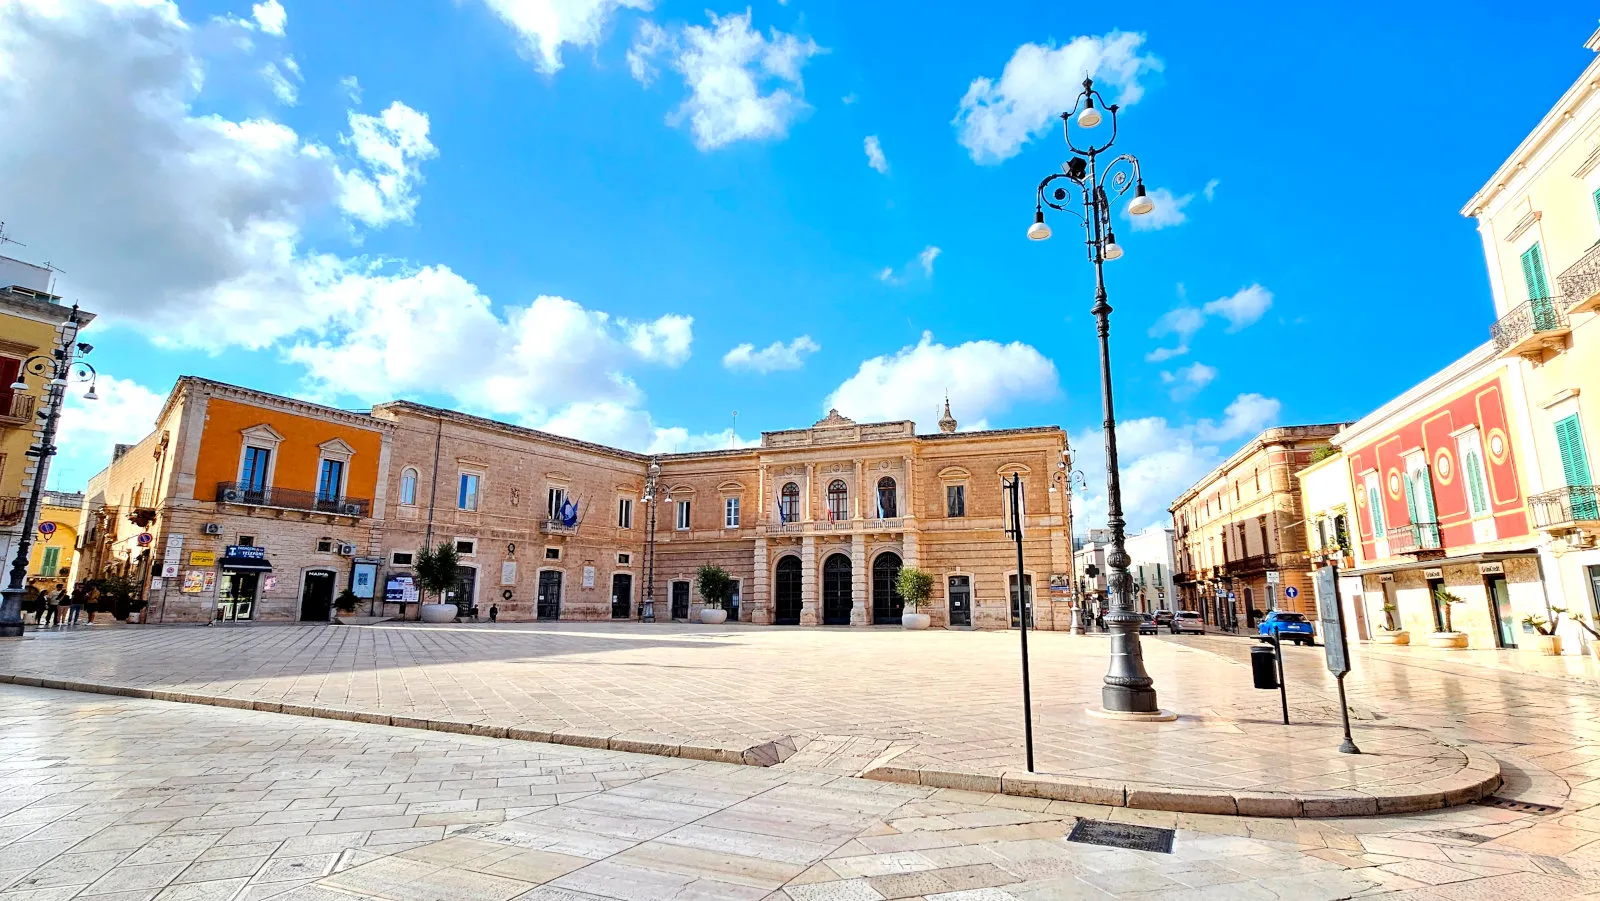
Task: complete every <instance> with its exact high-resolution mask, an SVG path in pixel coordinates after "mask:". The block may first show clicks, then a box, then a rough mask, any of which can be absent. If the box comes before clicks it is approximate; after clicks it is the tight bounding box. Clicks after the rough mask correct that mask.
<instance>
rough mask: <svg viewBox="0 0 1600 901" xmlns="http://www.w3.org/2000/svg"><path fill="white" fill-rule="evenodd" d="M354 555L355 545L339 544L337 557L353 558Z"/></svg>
mask: <svg viewBox="0 0 1600 901" xmlns="http://www.w3.org/2000/svg"><path fill="white" fill-rule="evenodd" d="M355 555H356V546H355V545H353V544H341V545H339V556H341V557H354V556H355Z"/></svg>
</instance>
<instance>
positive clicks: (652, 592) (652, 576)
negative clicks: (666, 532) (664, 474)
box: [639, 457, 672, 623]
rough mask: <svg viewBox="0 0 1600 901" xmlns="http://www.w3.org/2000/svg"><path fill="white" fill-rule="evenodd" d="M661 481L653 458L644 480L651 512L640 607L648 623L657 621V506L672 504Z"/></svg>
mask: <svg viewBox="0 0 1600 901" xmlns="http://www.w3.org/2000/svg"><path fill="white" fill-rule="evenodd" d="M660 480H661V464H660V463H657V462H656V460H655V458H654V457H652V458H650V466H649V468H647V469H646V470H645V479H644V505H645V506H646V507H648V508H649V512H648V513H647V514H646V515H647V516H648V518H647V519H646V520H645V531H644V542H645V543H644V600H643V601H642V602H640V605H639V621H640V622H646V623H653V622H655V621H656V504H657V503H658V502H660V501H665V502H667V503H669V504H670V503H672V492H671V491H665V492H662V491H659V490H658V489H659V487H660V486H659V483H660Z"/></svg>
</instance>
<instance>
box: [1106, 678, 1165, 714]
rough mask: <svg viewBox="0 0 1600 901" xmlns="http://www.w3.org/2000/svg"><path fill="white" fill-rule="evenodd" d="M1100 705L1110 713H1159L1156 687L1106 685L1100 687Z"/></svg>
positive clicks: (1159, 706) (1159, 707)
mask: <svg viewBox="0 0 1600 901" xmlns="http://www.w3.org/2000/svg"><path fill="white" fill-rule="evenodd" d="M1100 706H1101V707H1104V708H1105V709H1106V711H1107V712H1110V713H1142V714H1143V713H1158V712H1160V710H1161V705H1159V704H1157V703H1156V690H1155V689H1154V688H1132V687H1129V686H1126V685H1106V686H1102V687H1101V689H1100Z"/></svg>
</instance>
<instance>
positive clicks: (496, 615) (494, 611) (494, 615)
mask: <svg viewBox="0 0 1600 901" xmlns="http://www.w3.org/2000/svg"><path fill="white" fill-rule="evenodd" d="M498 619H500V605H499V604H490V605H489V622H491V623H492V622H495V621H496V620H498Z"/></svg>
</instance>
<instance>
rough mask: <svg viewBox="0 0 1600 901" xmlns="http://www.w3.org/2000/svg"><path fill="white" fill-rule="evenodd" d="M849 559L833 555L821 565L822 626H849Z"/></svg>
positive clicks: (850, 601)
mask: <svg viewBox="0 0 1600 901" xmlns="http://www.w3.org/2000/svg"><path fill="white" fill-rule="evenodd" d="M854 603H855V601H854V598H852V597H851V596H850V558H849V557H846V556H845V555H844V554H834V555H833V556H831V557H829V558H828V559H827V560H824V561H823V563H822V624H823V625H824V626H848V625H850V608H851V607H852V606H854Z"/></svg>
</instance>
